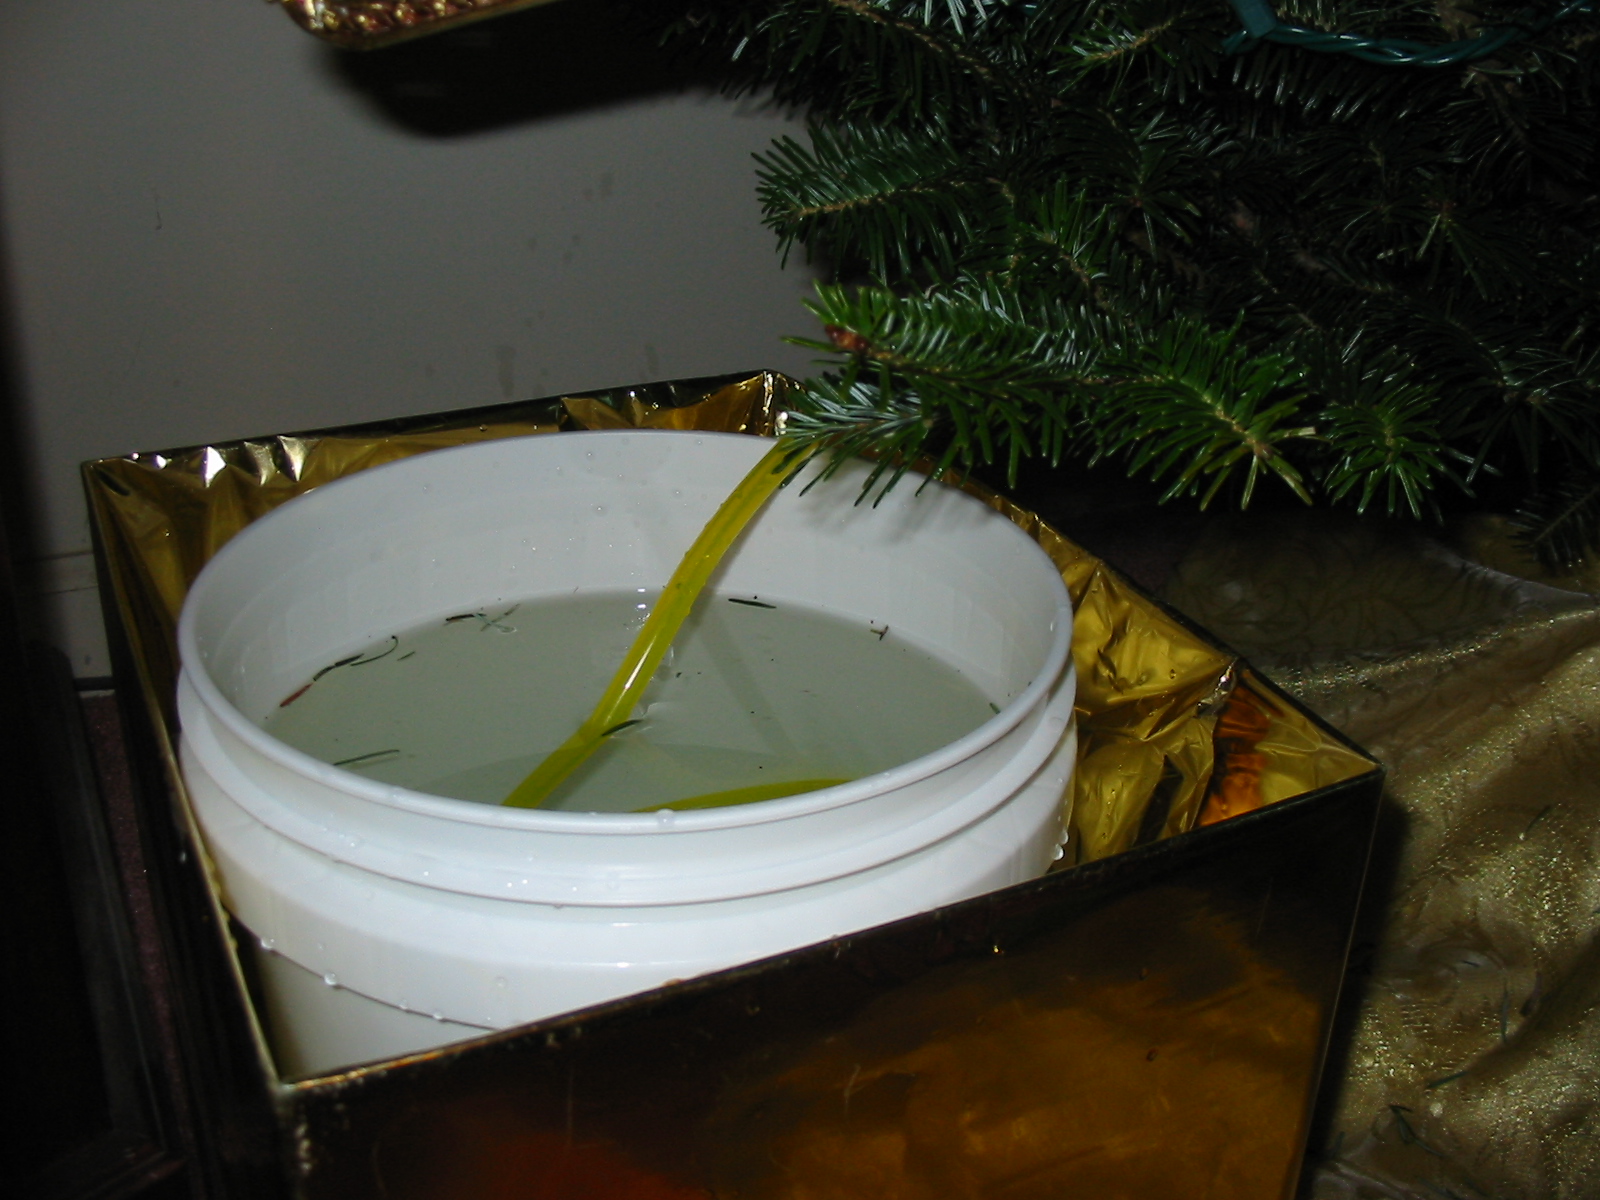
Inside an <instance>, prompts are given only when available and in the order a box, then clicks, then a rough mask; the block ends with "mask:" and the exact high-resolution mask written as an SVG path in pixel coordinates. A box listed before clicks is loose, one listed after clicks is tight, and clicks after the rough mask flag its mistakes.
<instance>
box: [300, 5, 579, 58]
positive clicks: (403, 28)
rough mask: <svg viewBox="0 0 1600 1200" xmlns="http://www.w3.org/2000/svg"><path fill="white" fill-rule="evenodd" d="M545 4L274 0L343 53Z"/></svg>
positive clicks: (372, 47)
mask: <svg viewBox="0 0 1600 1200" xmlns="http://www.w3.org/2000/svg"><path fill="white" fill-rule="evenodd" d="M550 2H551V0H279V3H281V4H282V5H283V7H284V11H286V12H287V13H288V14H289V16H290V18H291V19H292V20H293V21H294V23H295V24H296V25H299V26H300V28H302V29H304V30H305V31H306V32H307V33H314V34H316V35H317V36H318V37H320V38H322V39H323V40H324V41H329V42H332V43H333V44H334V45H336V46H343V47H344V48H346V49H348V50H374V49H377V48H378V47H380V46H388V45H392V44H393V43H395V42H401V41H406V40H407V39H409V38H414V37H421V36H422V35H424V34H429V33H438V32H440V31H441V30H445V29H453V28H455V27H456V26H459V25H465V24H466V23H467V22H469V21H481V20H483V19H484V18H485V17H498V16H500V15H502V14H503V13H508V12H515V11H516V10H517V9H519V8H532V7H534V6H535V5H538V4H548V3H550Z"/></svg>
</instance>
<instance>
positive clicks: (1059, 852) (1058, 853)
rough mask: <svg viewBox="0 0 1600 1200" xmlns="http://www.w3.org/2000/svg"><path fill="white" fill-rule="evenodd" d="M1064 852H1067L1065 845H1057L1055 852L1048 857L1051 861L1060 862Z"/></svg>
mask: <svg viewBox="0 0 1600 1200" xmlns="http://www.w3.org/2000/svg"><path fill="white" fill-rule="evenodd" d="M1066 853H1067V848H1066V847H1065V846H1057V847H1056V852H1055V853H1054V854H1052V855H1051V856H1050V858H1051V860H1052V861H1055V862H1060V861H1061V859H1062V858H1063V857H1065V855H1066Z"/></svg>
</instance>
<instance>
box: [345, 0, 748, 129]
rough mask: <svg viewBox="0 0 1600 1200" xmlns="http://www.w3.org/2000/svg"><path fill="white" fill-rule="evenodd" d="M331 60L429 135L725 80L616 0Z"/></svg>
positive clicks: (595, 0) (541, 11) (396, 119)
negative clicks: (668, 46)
mask: <svg viewBox="0 0 1600 1200" xmlns="http://www.w3.org/2000/svg"><path fill="white" fill-rule="evenodd" d="M325 61H326V63H327V65H328V70H329V73H330V74H331V76H332V77H333V78H334V79H335V80H336V81H337V82H338V83H339V84H341V85H343V86H345V87H347V88H349V89H351V90H352V91H355V92H357V93H359V94H360V95H361V96H362V97H364V98H365V99H366V100H367V101H368V102H369V103H370V104H371V105H372V106H373V107H374V108H376V109H377V110H378V111H379V112H380V113H382V114H383V116H385V117H386V118H388V119H389V120H390V121H392V122H393V123H394V124H396V125H398V126H400V127H401V128H403V129H406V130H409V131H410V132H412V133H418V134H423V135H426V136H429V137H461V136H464V135H468V134H474V133H484V132H487V131H489V130H493V129H500V128H504V127H506V126H509V125H517V124H521V123H524V122H528V121H537V120H541V119H545V118H549V117H557V116H562V115H564V114H568V113H573V112H581V111H583V110H586V109H597V108H606V107H608V106H610V105H614V104H619V103H623V102H625V101H629V100H637V99H640V98H642V97H645V96H652V95H660V94H670V93H673V92H678V91H683V90H685V89H687V88H695V87H715V86H716V84H717V81H716V78H715V76H714V75H713V74H712V73H711V72H710V71H709V70H708V69H706V68H705V67H703V66H695V65H693V64H691V63H689V62H688V61H687V60H685V59H682V58H680V57H678V56H676V55H674V54H673V53H671V52H670V51H667V50H664V49H662V48H661V47H660V46H659V45H657V40H656V37H655V35H653V34H652V33H649V32H648V31H646V30H645V29H644V28H643V26H642V25H641V24H640V23H639V22H638V20H637V19H636V18H633V17H630V16H629V14H628V13H627V12H626V11H625V10H624V9H623V7H622V6H621V5H618V4H615V3H611V2H610V0H581V2H580V0H564V2H560V3H555V4H547V5H543V6H541V7H538V8H531V9H526V10H524V11H522V12H516V13H511V14H508V15H507V16H504V17H496V18H494V19H493V20H487V21H480V22H478V23H476V24H472V25H466V26H463V27H460V28H457V29H454V30H449V31H446V32H444V33H439V34H433V35H430V36H428V37H422V38H418V39H416V40H415V41H410V42H402V43H401V44H399V45H397V46H393V47H390V48H388V49H384V50H371V51H355V50H330V51H328V53H327V56H326V59H325Z"/></svg>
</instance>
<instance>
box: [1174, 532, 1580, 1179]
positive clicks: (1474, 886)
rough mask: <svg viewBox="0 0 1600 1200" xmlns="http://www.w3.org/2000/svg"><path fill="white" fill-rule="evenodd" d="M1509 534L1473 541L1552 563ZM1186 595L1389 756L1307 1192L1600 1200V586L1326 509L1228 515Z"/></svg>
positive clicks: (1202, 618)
mask: <svg viewBox="0 0 1600 1200" xmlns="http://www.w3.org/2000/svg"><path fill="white" fill-rule="evenodd" d="M1503 534H1504V530H1503V528H1501V527H1499V526H1498V525H1496V524H1495V523H1494V522H1488V521H1481V520H1480V521H1477V522H1473V523H1472V524H1471V525H1470V526H1469V527H1467V528H1466V529H1465V530H1464V531H1463V535H1462V537H1461V539H1460V540H1461V542H1462V543H1463V544H1464V546H1465V549H1466V552H1467V554H1470V555H1472V556H1473V557H1476V558H1478V559H1479V560H1480V561H1481V562H1493V563H1495V564H1496V565H1498V566H1500V567H1502V568H1507V567H1509V568H1511V569H1513V570H1516V571H1521V572H1523V573H1526V574H1534V573H1536V569H1535V568H1534V567H1533V564H1532V563H1531V562H1529V561H1528V560H1527V559H1526V558H1525V557H1522V556H1519V555H1518V554H1516V552H1515V551H1514V550H1513V548H1512V547H1511V546H1510V545H1509V543H1508V542H1507V540H1506V539H1505V537H1504V536H1503ZM1559 582H1560V583H1562V584H1563V585H1565V587H1566V588H1568V589H1577V588H1582V587H1585V586H1587V587H1594V583H1595V581H1594V580H1592V579H1588V578H1585V577H1582V576H1568V577H1566V578H1564V579H1561V580H1559ZM1167 599H1168V600H1170V601H1171V602H1172V603H1173V604H1175V605H1176V606H1177V607H1178V608H1180V609H1181V610H1182V611H1184V612H1185V613H1187V614H1189V615H1191V616H1192V617H1194V618H1195V619H1196V620H1197V621H1199V622H1201V623H1202V624H1204V625H1205V626H1207V627H1208V628H1210V629H1212V630H1214V631H1215V632H1216V633H1217V634H1218V635H1219V636H1220V637H1222V638H1223V639H1225V640H1227V641H1228V642H1230V643H1231V644H1232V645H1234V646H1235V647H1237V648H1238V649H1239V650H1240V651H1242V652H1243V653H1244V654H1246V655H1247V656H1248V657H1249V658H1250V659H1251V660H1252V661H1253V662H1254V663H1255V664H1256V665H1257V666H1258V667H1260V668H1261V669H1262V670H1263V672H1264V673H1266V674H1267V675H1269V676H1270V677H1271V678H1273V679H1274V680H1275V681H1277V682H1278V683H1279V684H1280V685H1282V686H1283V687H1285V689H1286V690H1288V691H1289V692H1290V693H1291V694H1293V695H1295V696H1297V697H1298V698H1300V699H1301V700H1303V701H1304V702H1305V703H1306V704H1308V705H1310V706H1311V707H1312V708H1313V709H1315V710H1316V711H1317V712H1319V713H1321V714H1323V715H1325V716H1326V717H1327V718H1328V720H1330V721H1331V722H1332V723H1333V724H1334V725H1335V726H1337V727H1338V728H1340V729H1342V730H1345V731H1346V732H1348V733H1349V734H1350V736H1351V737H1353V738H1355V739H1356V740H1357V741H1359V742H1361V743H1362V744H1364V745H1366V746H1368V747H1370V748H1371V750H1372V751H1373V752H1374V753H1375V754H1376V755H1377V756H1378V757H1379V758H1381V759H1382V760H1383V761H1384V762H1385V763H1386V764H1387V765H1388V766H1389V768H1390V774H1389V787H1388V806H1389V813H1388V819H1387V820H1386V821H1385V822H1384V823H1383V824H1382V825H1380V830H1381V832H1380V846H1379V849H1378V851H1377V858H1376V859H1375V866H1374V879H1373V881H1372V884H1371V886H1372V887H1373V888H1375V889H1378V893H1379V894H1377V895H1373V894H1371V893H1369V898H1368V899H1369V903H1368V908H1369V910H1370V911H1373V912H1374V913H1375V914H1376V918H1377V919H1375V920H1374V921H1373V923H1372V927H1371V928H1370V929H1369V930H1366V931H1364V932H1361V933H1358V939H1364V940H1365V941H1366V943H1367V944H1365V945H1362V944H1361V942H1360V941H1359V940H1358V944H1357V947H1356V949H1355V953H1354V956H1353V960H1352V961H1353V966H1355V967H1357V968H1359V969H1358V970H1356V971H1355V972H1354V973H1353V974H1352V977H1351V987H1352V988H1354V989H1358V990H1359V994H1360V997H1361V999H1360V1005H1359V1012H1358V1016H1357V1023H1356V1026H1355V1030H1354V1036H1353V1041H1352V1043H1351V1046H1350V1049H1349V1054H1348V1060H1347V1061H1346V1062H1345V1063H1343V1064H1342V1068H1343V1072H1344V1073H1343V1080H1342V1084H1341V1085H1340V1087H1339V1091H1338V1097H1337V1101H1336V1103H1335V1105H1334V1107H1333V1109H1332V1111H1331V1112H1330V1113H1329V1114H1328V1116H1329V1121H1328V1125H1327V1131H1326V1139H1325V1144H1324V1145H1323V1146H1322V1147H1321V1148H1320V1153H1321V1155H1322V1159H1323V1161H1322V1162H1321V1164H1320V1166H1319V1168H1318V1170H1317V1171H1316V1174H1315V1178H1314V1184H1313V1185H1312V1188H1311V1195H1313V1196H1314V1197H1316V1198H1317V1200H1349V1198H1355V1197H1360V1198H1363V1200H1366V1198H1369V1197H1394V1198H1397V1200H1398V1198H1402V1197H1403V1198H1405V1200H1412V1198H1413V1197H1423V1196H1426V1197H1451V1196H1459V1197H1478V1196H1493V1197H1496V1198H1500V1200H1578V1198H1589V1197H1596V1196H1600V602H1597V599H1596V597H1594V596H1593V595H1589V594H1585V593H1583V592H1581V591H1578V590H1559V589H1557V588H1555V587H1551V586H1547V585H1546V584H1543V583H1540V582H1535V581H1532V580H1529V579H1526V578H1517V577H1515V576H1513V575H1511V574H1506V573H1503V572H1502V571H1496V570H1492V569H1489V568H1487V567H1485V566H1483V565H1480V563H1475V562H1473V561H1471V559H1470V558H1468V557H1465V556H1463V554H1462V553H1459V552H1457V551H1455V550H1452V549H1450V548H1448V547H1447V546H1446V545H1445V544H1443V543H1442V542H1441V541H1438V540H1434V539H1430V538H1427V537H1424V536H1422V535H1420V534H1418V533H1416V532H1414V531H1409V530H1405V529H1398V528H1394V527H1389V526H1385V525H1381V524H1380V525H1373V524H1362V523H1360V522H1356V521H1354V520H1342V519H1337V518H1331V517H1318V516H1313V515H1309V514H1308V515H1306V516H1303V517H1299V518H1294V519H1290V518H1281V519H1263V520H1256V521H1244V520H1239V521H1234V522H1225V523H1222V524H1220V525H1216V526H1213V527H1211V529H1210V530H1209V531H1208V532H1207V533H1206V535H1205V536H1204V537H1203V538H1202V539H1201V541H1200V542H1199V544H1198V545H1197V546H1196V547H1195V549H1194V550H1193V551H1192V552H1191V553H1190V554H1189V556H1188V557H1187V559H1186V560H1185V561H1184V562H1183V563H1181V564H1180V566H1179V567H1178V569H1177V571H1176V573H1175V575H1174V577H1173V579H1172V581H1171V583H1170V584H1169V586H1168V589H1167ZM1385 891H1387V897H1388V908H1387V911H1386V912H1385V911H1384V910H1383V908H1382V907H1381V905H1378V904H1375V903H1374V901H1381V900H1383V899H1384V892H1385ZM1340 1067H1341V1064H1339V1063H1330V1070H1331V1071H1337V1070H1339V1069H1340ZM1317 1153H1318V1148H1317V1147H1313V1155H1315V1154H1317Z"/></svg>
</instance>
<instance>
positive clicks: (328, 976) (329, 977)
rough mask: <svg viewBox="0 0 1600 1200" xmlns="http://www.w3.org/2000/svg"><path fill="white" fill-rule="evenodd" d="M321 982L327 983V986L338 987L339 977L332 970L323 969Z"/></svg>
mask: <svg viewBox="0 0 1600 1200" xmlns="http://www.w3.org/2000/svg"><path fill="white" fill-rule="evenodd" d="M322 982H323V983H325V984H327V985H328V986H329V987H338V986H339V977H338V976H337V975H335V974H334V973H333V972H332V971H324V972H323V973H322Z"/></svg>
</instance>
